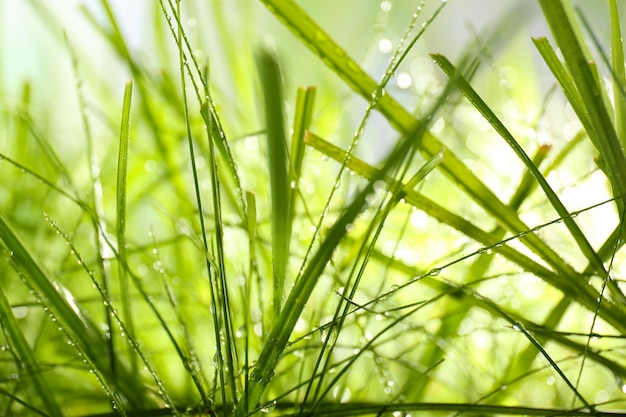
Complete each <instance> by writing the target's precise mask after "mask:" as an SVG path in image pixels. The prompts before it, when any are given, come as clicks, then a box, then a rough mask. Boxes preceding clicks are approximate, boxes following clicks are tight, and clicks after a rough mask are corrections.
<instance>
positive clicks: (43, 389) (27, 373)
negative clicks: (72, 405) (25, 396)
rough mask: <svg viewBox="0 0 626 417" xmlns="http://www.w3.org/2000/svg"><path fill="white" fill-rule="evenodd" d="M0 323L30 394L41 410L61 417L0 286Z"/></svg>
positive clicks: (49, 385)
mask: <svg viewBox="0 0 626 417" xmlns="http://www.w3.org/2000/svg"><path fill="white" fill-rule="evenodd" d="M0 323H1V324H2V331H3V332H4V334H5V336H6V338H7V340H8V341H9V344H10V346H12V349H13V352H15V356H16V360H17V363H18V367H19V368H20V372H21V374H22V377H25V378H26V379H27V381H29V382H30V383H32V389H33V393H32V394H33V396H34V397H35V398H36V401H37V403H41V406H42V410H43V411H45V412H46V413H47V414H49V415H50V416H51V417H61V416H62V415H63V413H62V412H61V408H60V407H59V404H58V403H57V402H56V400H55V398H54V395H53V394H52V390H51V384H50V382H48V381H44V378H43V376H44V375H43V373H42V368H41V367H40V366H39V361H38V360H37V358H36V356H35V353H34V352H33V350H32V349H31V347H30V345H29V344H28V342H27V341H26V337H25V336H24V333H22V329H21V328H20V325H19V324H18V322H17V320H16V318H15V316H14V315H13V309H12V308H11V305H10V304H9V300H8V299H7V298H6V295H5V294H4V290H3V289H2V288H0ZM26 389H27V390H28V389H30V385H27V386H26Z"/></svg>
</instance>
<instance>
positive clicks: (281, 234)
mask: <svg viewBox="0 0 626 417" xmlns="http://www.w3.org/2000/svg"><path fill="white" fill-rule="evenodd" d="M257 66H258V70H259V77H260V81H261V89H262V92H263V103H264V104H263V111H264V113H265V126H266V128H265V131H266V137H267V163H268V168H269V174H270V189H271V202H272V205H271V210H272V211H271V224H272V280H273V283H274V313H275V315H276V316H277V317H278V315H279V314H280V309H281V305H282V302H283V291H284V287H285V274H286V271H287V267H288V264H289V244H290V240H291V236H290V230H291V227H290V224H291V223H292V219H291V218H290V217H289V203H290V200H291V198H290V195H291V194H292V193H291V192H290V187H289V182H288V171H287V163H288V158H287V151H286V147H287V139H286V134H285V122H284V116H283V114H284V113H283V94H282V80H281V75H280V70H279V68H278V62H277V61H276V58H275V57H273V56H272V55H271V54H270V53H269V52H268V51H266V50H261V51H259V52H258V53H257Z"/></svg>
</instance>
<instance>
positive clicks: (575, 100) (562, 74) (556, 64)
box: [533, 37, 593, 132]
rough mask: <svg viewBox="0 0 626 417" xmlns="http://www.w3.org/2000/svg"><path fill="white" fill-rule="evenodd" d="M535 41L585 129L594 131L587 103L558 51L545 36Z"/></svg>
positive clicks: (534, 39)
mask: <svg viewBox="0 0 626 417" xmlns="http://www.w3.org/2000/svg"><path fill="white" fill-rule="evenodd" d="M533 43H534V44H535V47H536V48H537V50H538V51H539V53H540V54H541V57H542V58H543V60H544V62H545V63H546V64H547V65H548V68H550V71H552V75H554V78H556V80H557V82H558V83H559V85H560V86H561V90H562V91H563V93H564V94H565V97H566V98H567V101H568V102H569V103H570V105H571V106H572V109H573V110H574V113H576V116H578V119H579V120H580V122H581V123H582V125H583V126H584V127H585V130H586V131H587V132H590V131H592V130H593V129H592V125H591V120H590V119H589V115H588V114H587V113H586V111H585V103H584V102H583V101H582V98H581V97H580V94H579V93H578V90H577V89H576V86H575V85H574V82H573V81H572V78H571V77H570V76H569V74H568V73H567V70H566V69H565V67H564V66H563V64H562V63H561V60H560V59H559V57H558V56H557V55H556V52H555V51H554V49H553V48H552V46H551V45H550V42H549V41H548V39H546V38H544V37H541V38H533Z"/></svg>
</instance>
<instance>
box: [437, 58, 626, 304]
mask: <svg viewBox="0 0 626 417" xmlns="http://www.w3.org/2000/svg"><path fill="white" fill-rule="evenodd" d="M431 56H432V57H433V59H434V60H435V62H436V63H437V65H439V67H441V69H442V70H443V71H444V72H445V73H446V74H447V75H448V76H449V77H451V78H452V77H454V79H455V82H456V85H457V86H458V88H459V90H460V91H461V92H462V93H463V95H465V97H467V99H468V100H469V101H470V103H472V105H473V106H474V107H475V108H476V110H478V111H479V112H480V113H481V114H482V115H483V117H484V118H485V119H486V120H487V122H489V124H491V126H492V127H493V128H494V129H495V130H496V131H497V132H498V134H499V135H500V136H501V137H502V138H503V139H504V140H505V142H506V143H507V144H508V145H509V146H510V147H511V149H513V151H514V152H515V154H516V155H517V156H518V158H519V159H520V160H521V161H522V162H523V163H524V165H525V166H526V168H527V169H528V170H529V172H530V173H531V174H532V175H533V177H534V178H535V180H536V181H537V182H538V183H539V186H540V187H541V189H542V191H543V192H544V194H545V195H546V197H547V198H548V200H549V201H550V204H552V207H554V209H555V210H556V212H557V214H558V215H559V216H560V217H561V218H562V219H563V222H564V223H565V226H566V227H567V229H568V230H569V232H570V234H571V235H572V237H573V238H574V240H575V241H576V243H577V244H578V247H579V248H580V250H581V251H582V253H583V255H584V256H585V257H586V258H587V259H588V260H589V262H590V263H591V264H592V265H593V266H594V268H595V270H596V272H597V273H598V275H600V276H606V269H605V268H604V264H603V263H602V260H601V259H600V257H599V256H598V254H597V253H596V251H595V250H594V249H593V247H592V246H591V244H590V243H589V241H588V240H587V237H586V236H585V235H584V233H583V232H582V231H581V230H580V228H579V227H578V225H577V224H576V221H575V220H574V219H573V218H572V216H571V214H570V213H569V211H568V210H567V209H566V208H565V206H564V205H563V203H562V202H561V199H560V198H559V197H558V196H557V195H556V193H555V192H554V190H553V189H552V187H551V186H550V185H549V184H548V181H547V180H546V179H545V177H544V176H543V175H542V174H541V172H539V170H538V169H537V167H536V166H535V164H534V163H533V161H532V160H531V159H530V157H529V156H528V155H527V154H526V152H525V151H524V149H523V148H522V147H521V146H520V144H519V143H518V142H517V140H516V139H515V138H514V137H513V135H512V134H511V133H510V132H509V130H508V129H507V128H506V127H505V126H504V124H503V123H502V122H501V121H500V119H499V118H498V117H497V116H496V115H495V113H494V112H493V111H492V110H491V109H490V108H489V106H488V105H487V103H485V102H484V101H483V100H482V98H481V97H480V96H479V95H478V93H476V91H475V90H474V89H473V88H472V87H471V86H470V85H469V83H468V82H467V81H466V80H465V78H463V76H459V74H458V71H457V69H456V68H455V67H454V66H453V65H452V63H451V62H450V61H449V60H448V59H447V58H446V57H444V56H442V55H438V54H432V55H431ZM611 295H613V297H615V299H616V300H619V301H620V302H621V303H624V304H625V305H626V297H624V294H623V293H622V292H621V291H620V289H619V287H617V285H615V284H614V285H612V286H611ZM625 311H626V310H625Z"/></svg>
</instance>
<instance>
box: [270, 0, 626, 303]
mask: <svg viewBox="0 0 626 417" xmlns="http://www.w3.org/2000/svg"><path fill="white" fill-rule="evenodd" d="M261 1H262V2H263V3H264V4H265V5H266V7H267V8H268V9H269V10H270V11H271V12H272V13H274V14H275V15H276V17H277V18H278V19H279V20H281V21H282V22H283V23H284V24H285V25H286V26H287V27H288V28H289V29H290V30H292V31H293V32H294V33H295V34H296V35H297V36H298V37H299V38H300V39H301V40H302V41H303V43H304V44H305V45H306V46H307V47H308V48H309V49H311V50H312V51H313V52H314V53H315V54H317V55H318V56H319V57H320V59H322V60H323V61H324V63H326V64H327V65H328V66H329V67H330V68H331V69H332V70H333V71H335V72H336V73H337V75H339V76H340V77H341V78H342V79H343V80H344V81H345V82H346V83H347V84H348V85H349V86H350V87H351V88H352V89H353V90H354V91H355V92H357V93H358V94H360V95H361V96H362V97H364V98H365V99H366V100H371V98H372V97H375V96H376V92H377V91H378V89H379V85H378V84H377V83H376V82H375V81H374V80H373V79H372V78H371V77H370V76H369V75H367V73H365V71H363V69H361V67H360V66H359V65H358V64H357V63H356V62H355V61H354V60H352V59H351V58H350V57H349V56H348V55H347V54H346V53H345V51H344V50H343V49H342V48H341V47H340V46H339V45H337V43H335V42H334V41H333V40H332V39H331V38H330V36H329V35H328V34H327V33H326V32H325V31H324V30H323V29H322V28H320V27H319V26H318V25H317V23H315V22H314V21H313V20H312V19H311V18H310V17H309V16H308V15H307V14H306V13H305V12H304V11H303V10H302V9H301V8H300V7H299V6H298V5H297V4H295V3H294V2H293V1H292V0H261ZM376 109H377V110H379V111H380V112H381V113H382V114H383V115H384V116H385V117H386V118H387V120H388V121H389V123H390V124H391V125H392V126H393V127H394V128H395V129H397V130H398V131H399V132H400V133H402V134H403V135H410V134H411V133H412V132H413V131H415V128H416V126H418V125H419V121H418V120H417V119H416V118H415V117H414V116H413V115H411V114H410V113H409V112H408V111H407V110H406V109H405V108H404V107H402V106H401V105H400V104H399V103H398V102H397V101H396V100H395V99H394V98H393V97H391V95H390V94H386V95H382V96H380V97H378V99H377V101H376ZM443 147H444V145H443V144H442V143H441V142H440V141H439V140H438V139H437V138H436V137H435V136H433V135H432V134H431V133H429V132H426V134H425V135H424V136H423V138H422V139H421V146H420V150H421V151H422V152H423V153H425V154H426V155H427V157H431V156H433V155H434V154H436V153H437V152H439V151H440V150H441V149H442V148H443ZM441 169H442V170H443V171H444V172H445V173H446V175H448V176H449V177H450V178H451V179H452V180H453V181H454V182H455V183H457V184H458V185H459V187H461V188H462V189H463V190H464V191H465V192H467V194H468V195H469V196H470V197H471V198H472V199H473V200H474V201H476V202H477V203H478V204H479V205H480V206H481V207H483V208H484V209H485V210H486V211H487V212H488V213H490V214H491V215H492V216H493V218H494V219H497V221H498V222H499V223H500V224H501V225H502V226H503V227H505V228H506V229H507V230H509V231H511V232H512V233H514V234H523V233H524V232H525V231H528V230H529V229H530V228H529V227H528V226H527V225H526V224H525V223H524V222H523V221H521V220H520V218H519V217H518V215H517V213H515V211H514V210H512V209H511V208H510V207H508V206H507V205H505V204H504V203H503V202H502V201H501V200H500V199H499V198H498V197H497V196H496V195H495V194H494V193H493V192H492V191H491V190H490V189H489V188H488V187H487V186H486V185H485V184H484V183H483V182H482V181H481V180H480V179H479V178H478V177H477V176H476V175H475V174H474V173H473V172H472V171H471V170H470V169H469V168H468V167H467V166H466V165H465V164H464V163H463V162H462V161H461V160H460V159H459V158H458V157H457V156H456V155H455V154H454V153H453V152H451V151H447V152H446V158H445V159H444V160H443V162H442V163H441ZM625 169H626V168H625ZM521 241H522V242H523V243H524V244H525V245H526V246H527V247H528V248H529V249H531V250H532V251H533V252H535V253H536V254H537V255H538V256H540V257H541V258H543V259H544V260H545V261H546V262H548V263H549V264H551V265H553V267H554V268H555V269H556V270H558V271H560V272H561V274H560V275H562V277H561V276H560V275H559V276H560V277H559V278H558V279H559V280H560V281H563V282H562V286H564V287H567V286H570V285H578V284H577V283H574V284H569V283H567V281H568V280H569V281H574V277H575V276H576V272H575V271H573V270H572V268H571V267H570V266H569V265H568V264H567V263H566V262H564V261H563V260H562V259H561V258H560V257H559V255H558V254H557V253H556V252H555V251H554V250H552V249H551V248H550V247H548V246H547V245H546V244H545V243H544V242H543V241H542V240H541V239H539V238H538V237H537V236H535V235H534V234H528V233H525V234H524V235H523V237H522V239H521ZM565 277H568V278H565ZM573 291H576V292H583V293H584V292H588V289H581V288H575V289H573ZM589 295H590V296H591V294H590V293H589ZM594 300H595V296H591V297H589V298H588V299H586V301H585V303H587V304H586V305H587V306H588V307H589V306H591V305H595V304H594V303H595V301H594Z"/></svg>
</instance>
